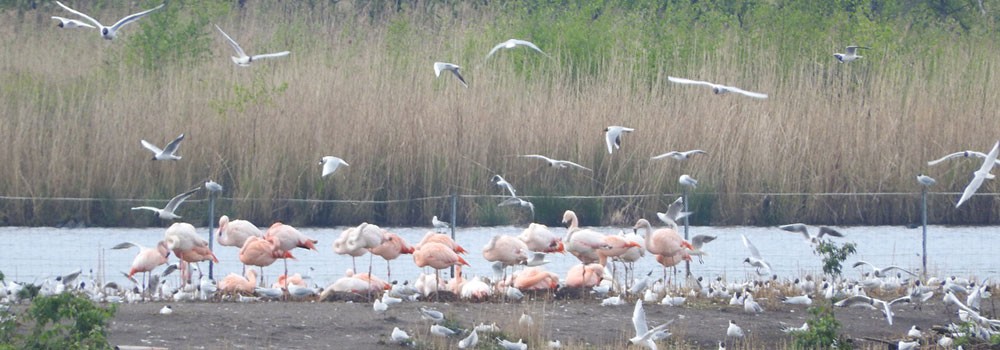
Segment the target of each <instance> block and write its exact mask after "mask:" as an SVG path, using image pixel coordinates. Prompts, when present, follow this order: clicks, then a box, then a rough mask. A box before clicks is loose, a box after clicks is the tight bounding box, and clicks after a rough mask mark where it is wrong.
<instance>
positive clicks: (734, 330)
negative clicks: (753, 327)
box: [726, 320, 743, 338]
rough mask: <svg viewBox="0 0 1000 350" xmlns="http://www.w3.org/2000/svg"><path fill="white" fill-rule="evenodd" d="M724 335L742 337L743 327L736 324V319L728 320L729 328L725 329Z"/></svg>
mask: <svg viewBox="0 0 1000 350" xmlns="http://www.w3.org/2000/svg"><path fill="white" fill-rule="evenodd" d="M726 336H727V337H732V338H743V328H740V326H737V325H736V321H733V320H729V328H728V329H726Z"/></svg>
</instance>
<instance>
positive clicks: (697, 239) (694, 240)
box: [688, 235, 716, 263]
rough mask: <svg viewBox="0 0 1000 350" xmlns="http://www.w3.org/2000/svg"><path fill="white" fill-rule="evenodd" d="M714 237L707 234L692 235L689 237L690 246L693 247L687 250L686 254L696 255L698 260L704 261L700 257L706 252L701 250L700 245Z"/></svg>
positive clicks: (712, 239)
mask: <svg viewBox="0 0 1000 350" xmlns="http://www.w3.org/2000/svg"><path fill="white" fill-rule="evenodd" d="M715 238H716V237H715V236H709V235H695V236H694V237H691V247H693V248H694V249H691V250H689V251H688V255H697V256H698V262H700V263H704V262H705V261H704V259H702V256H705V255H708V253H706V252H705V251H704V250H701V247H702V246H704V245H705V243H708V242H711V241H714V240H715Z"/></svg>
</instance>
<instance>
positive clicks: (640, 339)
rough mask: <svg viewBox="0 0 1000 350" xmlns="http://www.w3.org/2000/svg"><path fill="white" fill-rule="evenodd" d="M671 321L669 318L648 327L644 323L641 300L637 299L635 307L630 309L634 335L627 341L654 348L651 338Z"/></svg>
mask: <svg viewBox="0 0 1000 350" xmlns="http://www.w3.org/2000/svg"><path fill="white" fill-rule="evenodd" d="M673 322H674V321H673V320H671V321H669V322H667V323H664V324H661V325H659V326H656V327H654V328H652V329H650V328H649V326H648V325H647V323H646V310H644V309H643V307H642V300H637V301H636V302H635V309H634V310H633V311H632V327H633V328H634V329H635V336H634V337H632V338H630V339H629V340H628V341H629V342H630V343H632V344H635V345H639V346H644V347H646V348H647V349H651V350H656V343H655V342H654V341H653V339H652V338H653V336H654V335H656V334H657V333H659V332H661V331H664V330H666V329H667V327H668V326H670V324H671V323H673Z"/></svg>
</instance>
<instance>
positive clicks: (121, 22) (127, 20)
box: [111, 4, 166, 30]
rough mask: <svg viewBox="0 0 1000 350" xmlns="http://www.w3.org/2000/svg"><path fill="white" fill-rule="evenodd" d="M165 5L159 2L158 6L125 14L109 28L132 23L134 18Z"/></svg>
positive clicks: (117, 27)
mask: <svg viewBox="0 0 1000 350" xmlns="http://www.w3.org/2000/svg"><path fill="white" fill-rule="evenodd" d="M165 5H166V4H160V6H157V7H154V8H151V9H149V10H146V11H142V12H139V13H134V14H131V15H128V16H125V18H122V19H120V20H118V22H115V24H114V25H113V26H111V30H118V29H119V28H121V27H123V26H125V25H126V24H129V23H132V22H134V21H135V20H137V19H139V18H142V16H145V15H148V14H149V13H150V12H153V11H156V10H159V9H161V8H163V6H165Z"/></svg>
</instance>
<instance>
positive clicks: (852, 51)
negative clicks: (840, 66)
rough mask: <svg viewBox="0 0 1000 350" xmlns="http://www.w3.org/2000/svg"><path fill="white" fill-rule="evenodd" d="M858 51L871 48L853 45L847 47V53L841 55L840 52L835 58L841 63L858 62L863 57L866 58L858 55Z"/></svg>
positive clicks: (834, 55)
mask: <svg viewBox="0 0 1000 350" xmlns="http://www.w3.org/2000/svg"><path fill="white" fill-rule="evenodd" d="M858 49H869V48H868V47H864V46H853V45H852V46H848V47H847V53H839V52H838V53H835V54H833V57H836V58H837V61H838V62H840V63H848V62H852V61H856V60H858V59H860V58H861V57H864V56H859V55H858Z"/></svg>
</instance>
